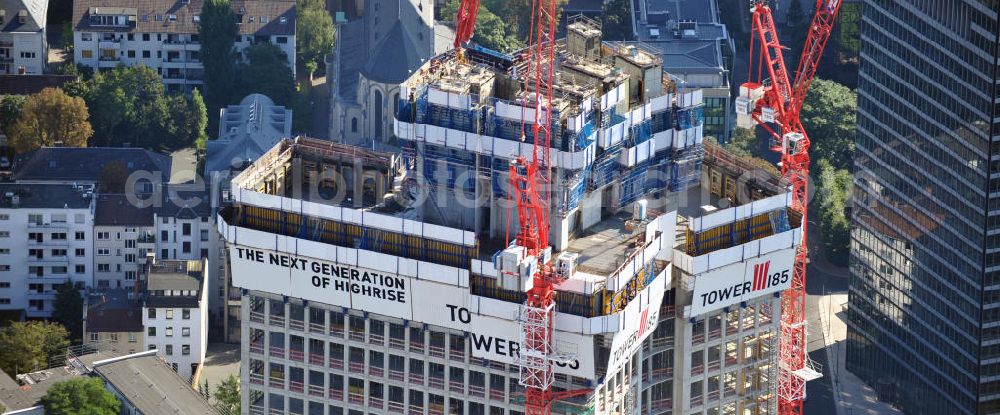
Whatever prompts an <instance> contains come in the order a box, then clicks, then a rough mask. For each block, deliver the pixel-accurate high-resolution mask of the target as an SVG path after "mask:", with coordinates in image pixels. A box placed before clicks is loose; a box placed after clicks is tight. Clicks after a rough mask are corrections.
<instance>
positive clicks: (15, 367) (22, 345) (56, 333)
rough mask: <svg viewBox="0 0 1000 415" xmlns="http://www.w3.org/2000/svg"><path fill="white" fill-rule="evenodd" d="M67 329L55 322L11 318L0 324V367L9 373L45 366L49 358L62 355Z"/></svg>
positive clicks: (23, 371)
mask: <svg viewBox="0 0 1000 415" xmlns="http://www.w3.org/2000/svg"><path fill="white" fill-rule="evenodd" d="M68 336H69V333H68V332H67V331H66V328H65V327H63V326H62V325H60V324H57V323H49V322H44V321H27V322H20V321H19V322H14V323H11V325H9V326H6V327H2V328H0V350H3V353H0V370H3V371H4V372H7V373H9V374H18V373H28V372H31V371H34V370H39V369H44V368H47V367H49V362H50V361H53V360H61V359H62V358H64V357H65V354H66V348H67V347H69V340H68V338H67V337H68Z"/></svg>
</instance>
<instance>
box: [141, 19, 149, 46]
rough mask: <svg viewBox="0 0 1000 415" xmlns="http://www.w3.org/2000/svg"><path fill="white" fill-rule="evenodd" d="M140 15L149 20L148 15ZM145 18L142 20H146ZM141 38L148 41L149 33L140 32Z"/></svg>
mask: <svg viewBox="0 0 1000 415" xmlns="http://www.w3.org/2000/svg"><path fill="white" fill-rule="evenodd" d="M142 17H143V18H144V19H146V20H149V16H142ZM146 20H143V21H146ZM142 40H143V41H145V42H149V33H143V34H142Z"/></svg>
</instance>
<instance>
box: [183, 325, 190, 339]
mask: <svg viewBox="0 0 1000 415" xmlns="http://www.w3.org/2000/svg"><path fill="white" fill-rule="evenodd" d="M181 337H191V328H190V327H182V328H181Z"/></svg>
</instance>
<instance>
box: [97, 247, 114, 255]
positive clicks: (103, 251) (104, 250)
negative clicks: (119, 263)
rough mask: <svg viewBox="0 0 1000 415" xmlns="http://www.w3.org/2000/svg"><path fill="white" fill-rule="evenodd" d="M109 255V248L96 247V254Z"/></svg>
mask: <svg viewBox="0 0 1000 415" xmlns="http://www.w3.org/2000/svg"><path fill="white" fill-rule="evenodd" d="M108 255H111V248H97V256H108Z"/></svg>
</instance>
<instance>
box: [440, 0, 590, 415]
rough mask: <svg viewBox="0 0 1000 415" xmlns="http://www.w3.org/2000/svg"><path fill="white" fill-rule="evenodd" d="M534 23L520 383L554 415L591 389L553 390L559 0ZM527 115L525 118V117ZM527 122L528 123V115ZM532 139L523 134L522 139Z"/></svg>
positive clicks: (472, 9)
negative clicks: (558, 406) (532, 263)
mask: <svg viewBox="0 0 1000 415" xmlns="http://www.w3.org/2000/svg"><path fill="white" fill-rule="evenodd" d="M478 9H479V0H463V1H462V4H461V5H460V8H459V11H458V16H457V27H458V30H457V33H456V37H455V47H456V48H458V47H460V46H461V45H462V44H464V43H466V42H468V41H469V40H470V39H471V38H472V34H473V29H474V27H475V23H476V15H477V12H478ZM531 21H532V27H531V31H530V37H531V39H530V41H529V43H528V44H529V46H528V49H527V63H528V71H527V74H526V77H527V79H525V80H524V87H525V88H524V95H523V97H522V102H521V104H522V105H523V106H524V107H526V108H528V109H530V111H527V112H530V113H533V116H532V117H531V118H532V119H531V120H530V121H531V122H532V124H531V128H530V131H531V137H530V139H531V140H532V144H533V146H532V152H531V157H530V158H527V157H519V158H516V159H514V160H513V161H512V162H511V165H510V170H509V184H510V196H511V199H512V203H513V204H514V205H515V206H516V208H517V218H518V230H517V234H516V235H515V243H516V245H517V246H519V247H522V248H524V250H525V254H526V255H527V256H528V257H533V258H536V259H537V266H536V267H535V269H534V272H533V273H532V274H531V277H530V281H527V282H526V284H525V286H526V287H529V288H528V289H527V290H526V300H525V303H524V305H523V306H522V307H521V315H520V317H519V318H520V321H521V336H520V340H521V349H520V353H519V355H520V356H519V362H518V363H519V365H520V379H519V381H520V383H521V385H522V386H524V395H525V414H526V415H550V414H551V413H552V403H553V401H555V400H557V399H561V398H566V397H571V396H577V395H581V394H584V393H587V392H589V390H584V389H581V390H570V391H562V392H558V393H555V392H553V391H552V383H553V382H554V380H555V373H554V370H553V367H552V365H553V362H554V361H557V360H559V357H558V353H556V351H555V350H554V348H553V342H552V334H553V316H554V313H555V284H556V283H557V282H558V277H557V276H556V273H555V272H554V271H553V269H552V266H551V265H550V264H549V256H550V255H549V253H550V252H551V250H550V249H549V201H548V196H549V186H550V184H551V166H550V163H551V159H550V156H549V154H550V144H551V142H552V124H553V122H552V121H553V119H552V114H553V112H552V87H553V85H552V80H553V72H554V70H555V64H556V61H555V33H556V0H534V1H533V12H532V18H531ZM525 118H527V116H525ZM523 121H529V120H527V119H525V120H523ZM527 138H528V137H522V140H525V139H527Z"/></svg>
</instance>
